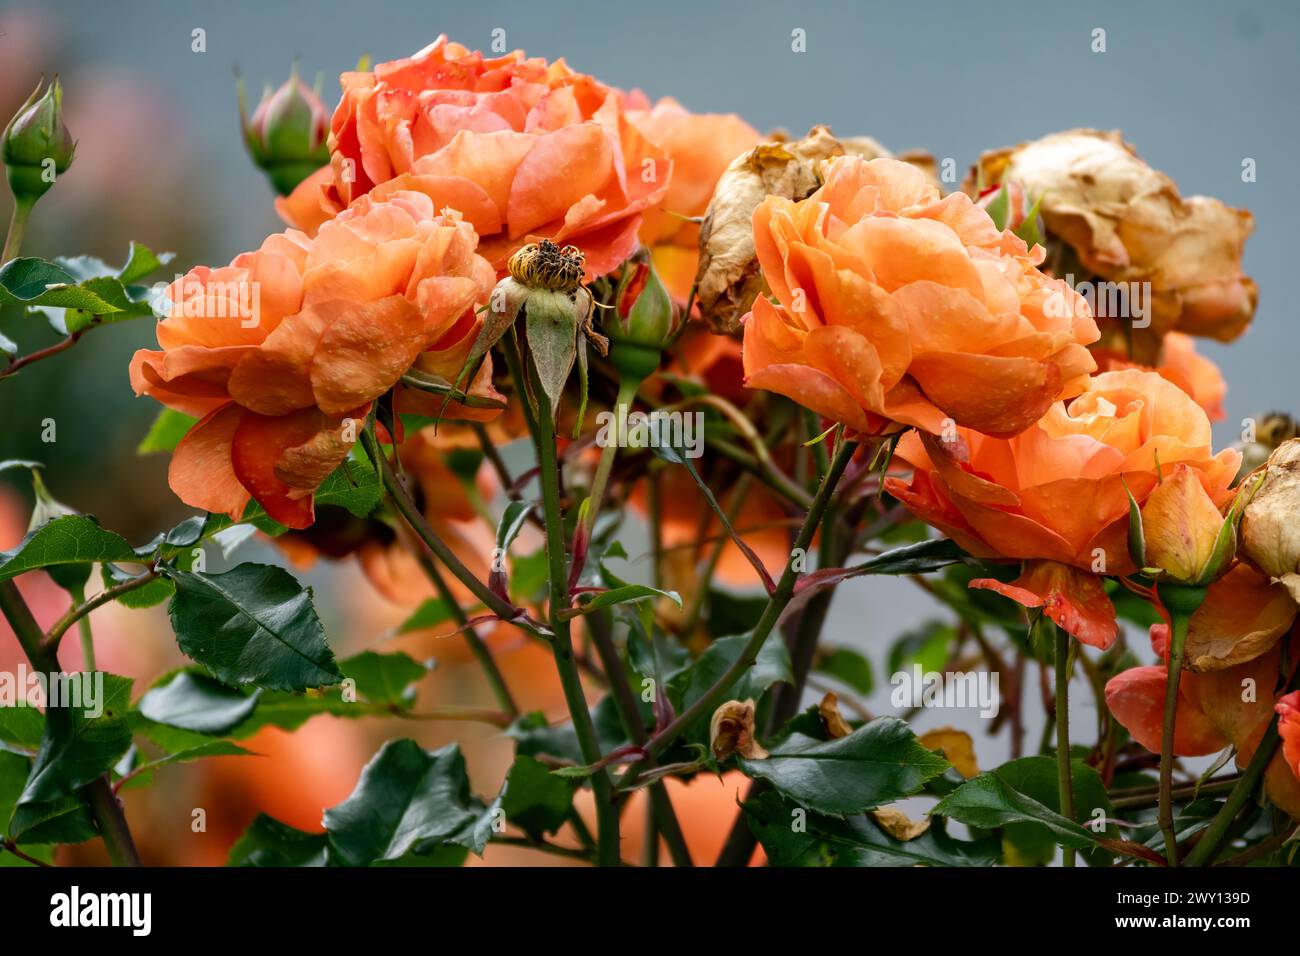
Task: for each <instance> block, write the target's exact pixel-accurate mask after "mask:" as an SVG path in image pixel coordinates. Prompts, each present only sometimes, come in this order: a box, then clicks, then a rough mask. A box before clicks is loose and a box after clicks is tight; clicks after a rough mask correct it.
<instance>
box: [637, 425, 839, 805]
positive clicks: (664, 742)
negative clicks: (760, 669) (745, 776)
mask: <svg viewBox="0 0 1300 956" xmlns="http://www.w3.org/2000/svg"><path fill="white" fill-rule="evenodd" d="M857 447H858V446H857V442H855V441H850V440H847V439H845V440H843V441H841V442H840V445H839V447H838V448H836V449H835V458H834V460H833V461H832V462H831V467H830V470H829V471H828V472H827V473H826V475H825V476H824V477H823V478H822V482H821V485H820V486H819V487H818V489H817V494H816V496H815V497H814V498H813V502H812V506H811V507H810V508H809V510H808V515H807V517H805V519H804V523H803V526H802V527H801V528H800V529H799V534H798V536H797V537H796V539H795V544H794V547H795V549H796V550H801V551H807V549H808V545H809V544H810V543H811V542H812V538H813V534H814V533H815V532H816V530H817V526H818V525H819V524H820V523H821V520H822V516H823V515H824V514H825V513H826V508H827V506H828V505H829V504H830V501H831V497H832V495H833V494H834V491H835V486H836V485H837V484H839V480H840V476H841V475H843V474H844V469H845V468H846V467H847V466H848V463H849V459H851V458H852V457H853V452H854V450H855V449H856V448H857ZM795 563H796V562H795V561H794V560H793V559H792V560H790V561H787V562H786V566H785V570H784V571H783V572H782V574H781V580H780V581H778V582H777V585H776V589H775V590H774V591H773V592H772V594H771V596H769V597H768V599H767V604H766V606H765V607H764V608H763V613H762V616H761V617H759V620H758V623H757V624H756V625H754V631H753V634H751V635H750V638H749V640H748V641H747V642H746V643H745V646H744V647H743V648H742V649H741V652H740V654H739V656H737V658H736V660H735V661H734V662H733V663H732V665H731V666H730V667H728V668H727V669H726V671H724V672H723V674H722V676H721V677H719V678H718V680H717V682H716V683H714V685H713V686H712V687H710V688H709V689H708V690H707V691H705V692H704V694H703V695H702V696H700V697H699V698H698V699H697V700H696V701H695V702H694V703H693V704H691V705H690V706H689V707H687V708H686V709H685V710H683V711H682V712H681V713H680V714H679V715H678V716H677V718H676V719H675V720H673V721H672V722H671V723H670V724H669V725H668V726H667V727H664V728H663V729H661V730H660V731H658V732H657V733H656V734H655V735H654V736H653V737H651V738H650V740H648V741H647V742H646V745H645V751H646V755H647V758H650V757H657V756H658V755H659V754H661V753H663V751H664V750H666V749H667V748H668V747H669V746H671V745H672V743H673V742H674V741H675V740H676V739H677V738H678V737H679V736H681V734H682V733H683V731H685V730H686V728H687V727H689V726H690V725H691V724H693V723H694V722H695V721H696V720H698V719H700V718H701V717H702V716H704V715H705V714H709V713H712V712H713V710H714V709H715V708H716V707H717V706H718V705H719V704H720V703H722V700H723V698H724V697H725V696H726V693H727V691H729V690H730V689H731V687H732V685H733V684H735V683H736V681H738V680H739V679H740V678H741V676H742V675H743V674H744V673H745V671H747V670H748V669H749V668H750V667H752V666H753V665H754V661H755V659H756V657H757V655H758V652H759V650H760V649H762V647H763V643H764V642H765V641H766V640H767V638H768V635H769V634H771V633H772V629H773V628H774V627H776V624H777V621H779V620H780V618H781V615H782V613H783V612H784V611H785V608H786V605H787V604H789V603H790V599H791V598H792V597H793V596H794V586H795V581H796V580H797V578H798V576H799V572H798V571H796V570H795ZM646 764H647V760H646V759H643V760H641V761H639V762H638V763H636V764H634V765H633V766H632V767H630V768H628V769H627V770H626V771H625V772H624V774H623V776H622V777H620V778H619V780H618V782H617V784H616V787H617V788H618V789H623V788H625V787H627V786H628V785H629V784H631V783H632V782H633V781H635V780H636V779H637V777H638V776H640V774H641V773H642V772H643V771H644V770H645V768H646Z"/></svg>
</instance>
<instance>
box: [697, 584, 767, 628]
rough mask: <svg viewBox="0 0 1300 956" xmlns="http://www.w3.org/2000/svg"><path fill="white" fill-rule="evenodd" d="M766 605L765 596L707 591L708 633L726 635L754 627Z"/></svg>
mask: <svg viewBox="0 0 1300 956" xmlns="http://www.w3.org/2000/svg"><path fill="white" fill-rule="evenodd" d="M766 607H767V598H766V597H757V596H755V597H749V596H745V595H738V594H732V593H730V592H729V591H721V590H711V591H709V611H708V619H709V634H711V635H712V636H713V637H715V638H718V637H727V636H729V635H732V634H744V633H746V632H748V631H752V630H753V629H754V625H755V624H757V623H758V619H759V618H760V617H762V616H763V611H764V609H765V608H766Z"/></svg>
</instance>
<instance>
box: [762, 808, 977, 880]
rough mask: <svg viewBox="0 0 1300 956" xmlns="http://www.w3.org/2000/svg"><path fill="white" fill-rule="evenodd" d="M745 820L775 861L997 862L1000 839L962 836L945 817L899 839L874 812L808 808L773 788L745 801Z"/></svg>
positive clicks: (955, 864) (860, 863)
mask: <svg viewBox="0 0 1300 956" xmlns="http://www.w3.org/2000/svg"><path fill="white" fill-rule="evenodd" d="M745 816H746V821H747V823H748V824H749V828H750V831H751V832H752V833H753V834H754V835H755V836H756V837H757V838H758V840H759V842H760V843H761V844H762V845H763V850H764V852H766V853H767V858H768V862H769V863H770V864H771V865H772V866H860V867H868V866H871V867H879V866H944V867H976V866H992V865H993V864H994V863H996V862H997V859H998V844H997V841H996V840H995V839H992V838H988V837H985V838H981V839H979V840H974V841H967V840H958V839H955V838H954V837H951V836H949V835H948V833H947V832H946V831H945V830H944V829H943V825H942V822H943V821H942V818H940V819H936V820H935V821H934V822H933V823H932V824H931V826H930V828H929V829H928V830H927V831H926V832H925V833H923V834H921V835H920V836H919V837H916V838H915V839H912V840H906V841H903V840H896V839H894V838H893V837H892V836H890V835H889V834H888V833H886V832H885V831H884V830H882V829H881V828H880V827H879V826H878V825H877V824H876V822H875V821H874V820H872V819H871V817H869V816H865V815H859V816H852V817H848V818H846V819H842V820H840V819H835V818H834V817H826V816H822V815H821V814H817V813H809V812H808V811H807V810H804V809H803V808H802V807H798V806H796V805H795V804H792V803H791V802H790V801H788V800H786V799H784V798H783V797H782V796H781V795H780V794H778V793H776V792H774V791H771V790H768V791H766V792H765V793H763V794H762V795H761V796H759V797H757V798H756V799H754V800H750V801H748V802H747V803H746V804H745Z"/></svg>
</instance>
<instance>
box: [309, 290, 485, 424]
mask: <svg viewBox="0 0 1300 956" xmlns="http://www.w3.org/2000/svg"><path fill="white" fill-rule="evenodd" d="M448 281H450V280H448ZM461 283H462V284H463V286H464V288H465V298H466V299H467V300H468V301H470V302H472V301H473V297H474V294H475V291H476V290H477V286H476V285H475V283H474V282H473V280H471V279H462V280H461ZM318 309H319V310H321V311H323V312H326V313H333V318H332V320H330V319H327V322H326V326H325V331H324V332H323V333H322V334H321V338H320V342H319V344H317V346H316V351H315V353H314V354H313V355H312V359H311V366H310V373H309V374H310V375H311V388H312V394H313V395H314V396H315V398H316V405H317V406H318V407H319V408H320V409H321V410H322V411H324V412H326V413H327V414H331V415H341V414H342V413H343V412H345V411H347V410H348V409H350V408H355V407H356V406H358V405H364V404H365V403H367V402H369V401H372V400H373V399H376V398H378V397H379V396H380V395H382V394H383V393H384V392H386V391H388V389H390V388H392V386H393V385H394V384H395V383H396V382H397V380H398V379H399V378H401V377H402V375H403V373H405V372H406V370H407V369H409V368H410V367H411V365H412V363H414V361H415V358H416V356H417V355H419V354H420V352H421V351H422V350H423V349H424V347H425V346H426V345H428V344H429V335H430V332H431V331H432V330H431V329H430V327H429V325H428V323H427V322H426V318H425V315H424V314H423V313H422V312H421V311H420V310H419V309H418V308H416V307H415V305H413V304H412V303H411V302H410V301H409V300H408V299H406V298H405V297H404V296H400V295H394V296H389V297H388V298H386V299H380V300H379V301H377V302H328V303H325V302H323V303H321V304H320V305H319V306H318Z"/></svg>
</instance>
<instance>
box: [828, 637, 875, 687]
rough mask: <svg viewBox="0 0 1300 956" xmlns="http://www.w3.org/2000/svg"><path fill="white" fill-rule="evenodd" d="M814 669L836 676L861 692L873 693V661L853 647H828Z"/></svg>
mask: <svg viewBox="0 0 1300 956" xmlns="http://www.w3.org/2000/svg"><path fill="white" fill-rule="evenodd" d="M814 669H815V670H816V671H817V673H819V674H825V675H827V676H829V677H834V678H835V679H836V680H838V681H839V682H840V683H842V684H844V685H845V686H847V687H851V688H852V689H853V690H855V691H857V692H858V693H859V694H870V693H871V687H872V684H873V680H872V676H871V661H869V660H867V658H866V657H865V656H864V655H863V654H861V653H859V652H858V651H855V650H854V649H853V648H851V647H831V648H827V649H826V650H825V651H824V652H823V653H822V654H821V656H819V657H818V658H817V662H816V665H815V668H814Z"/></svg>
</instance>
